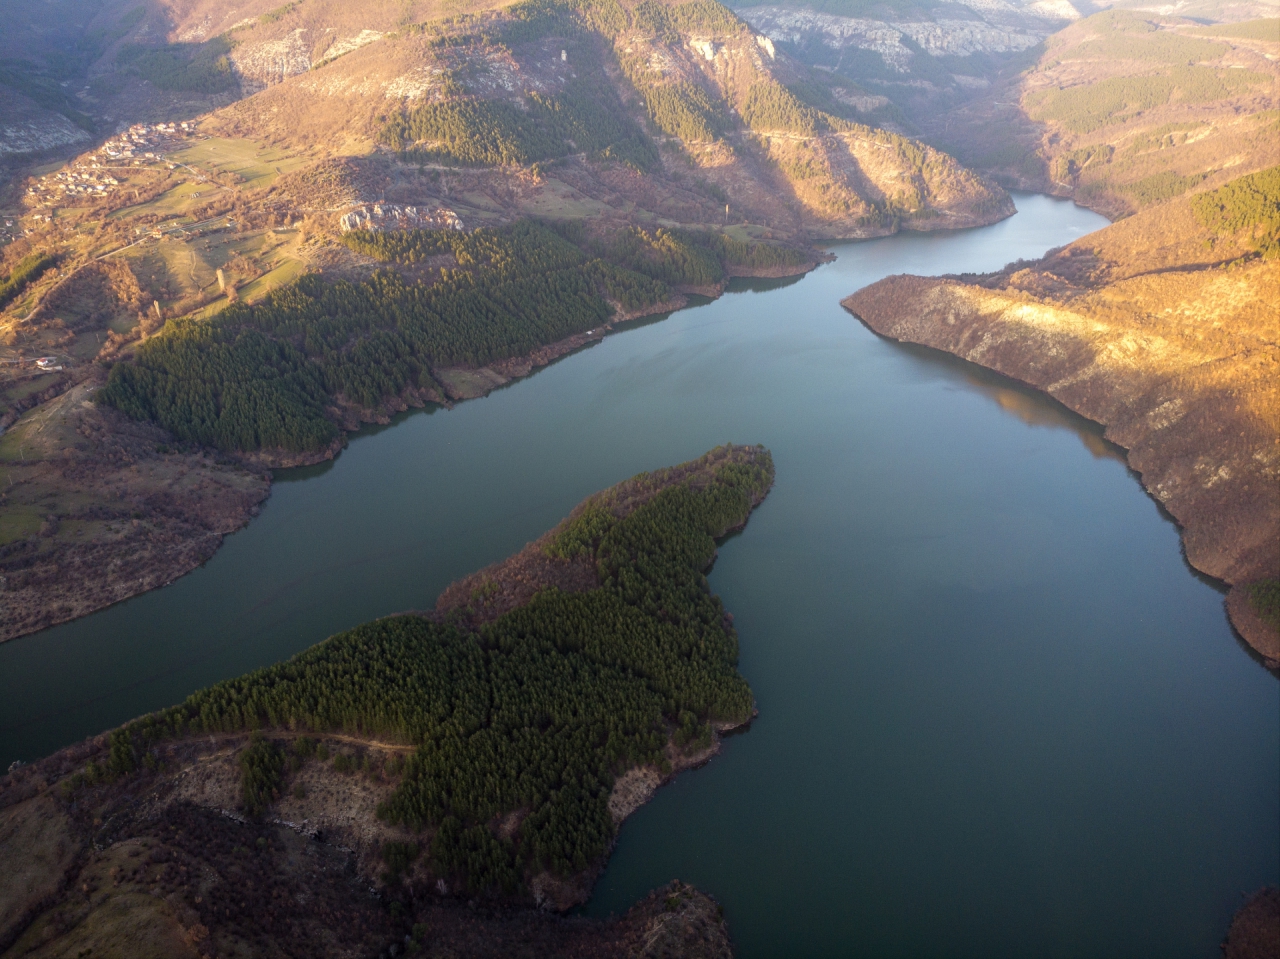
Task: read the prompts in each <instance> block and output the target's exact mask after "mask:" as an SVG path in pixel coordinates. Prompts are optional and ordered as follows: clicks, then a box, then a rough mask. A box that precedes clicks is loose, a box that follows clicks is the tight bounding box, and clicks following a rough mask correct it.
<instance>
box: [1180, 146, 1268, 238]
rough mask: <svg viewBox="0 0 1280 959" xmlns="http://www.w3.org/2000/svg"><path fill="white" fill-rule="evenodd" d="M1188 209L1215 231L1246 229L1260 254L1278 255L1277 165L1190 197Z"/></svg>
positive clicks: (1228, 231)
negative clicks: (1189, 207)
mask: <svg viewBox="0 0 1280 959" xmlns="http://www.w3.org/2000/svg"><path fill="white" fill-rule="evenodd" d="M1191 208H1192V210H1194V211H1195V214H1196V217H1197V218H1198V219H1199V220H1200V222H1201V223H1203V224H1204V225H1205V226H1206V227H1208V228H1209V229H1210V230H1212V231H1214V232H1215V233H1218V234H1228V233H1240V232H1245V231H1247V232H1248V233H1249V235H1250V237H1251V238H1252V239H1253V241H1254V244H1255V246H1256V247H1257V249H1258V250H1259V252H1261V253H1262V255H1263V256H1265V257H1275V256H1280V166H1273V167H1269V168H1268V169H1266V170H1259V171H1258V172H1257V173H1251V174H1249V175H1248V176H1242V177H1240V178H1239V179H1236V180H1232V181H1231V182H1230V183H1228V184H1226V185H1225V186H1221V187H1218V189H1216V190H1210V191H1209V192H1207V193H1202V194H1200V195H1199V196H1196V197H1192V199H1191Z"/></svg>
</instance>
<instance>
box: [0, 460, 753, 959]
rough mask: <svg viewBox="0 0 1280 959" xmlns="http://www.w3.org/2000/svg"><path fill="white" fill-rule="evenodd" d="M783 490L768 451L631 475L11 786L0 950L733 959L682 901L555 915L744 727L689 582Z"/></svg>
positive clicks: (0, 794)
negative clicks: (777, 487) (461, 572)
mask: <svg viewBox="0 0 1280 959" xmlns="http://www.w3.org/2000/svg"><path fill="white" fill-rule="evenodd" d="M772 481H773V466H772V461H771V459H770V457H769V454H768V452H767V451H765V450H764V449H763V448H760V447H728V446H726V447H720V448H718V449H715V450H712V451H711V452H710V453H708V454H707V455H705V456H704V457H702V458H701V459H698V460H695V461H692V462H689V463H685V464H681V465H680V466H676V467H672V468H670V469H666V470H660V471H657V472H654V473H648V474H641V475H640V476H637V477H635V478H633V479H631V480H628V481H626V482H624V483H621V484H619V485H618V486H615V487H613V488H611V489H609V490H606V491H604V492H602V493H599V494H596V495H595V496H593V497H590V498H588V499H587V500H586V501H585V502H584V503H582V504H581V505H580V506H579V507H578V508H577V509H575V510H574V511H573V513H571V514H570V516H569V518H567V519H566V520H565V521H564V522H562V523H561V524H560V525H559V526H557V527H556V528H555V529H554V530H552V531H551V532H549V533H548V534H546V535H545V536H543V537H542V538H541V539H539V540H538V541H536V542H534V543H531V544H529V546H527V547H526V548H525V549H524V550H523V551H522V552H521V553H519V554H517V555H516V556H515V557H512V558H511V559H510V560H508V561H506V562H504V563H500V564H498V565H496V566H494V567H492V568H490V569H488V570H485V571H482V572H481V573H479V574H477V575H476V576H473V577H471V578H470V579H468V580H465V581H463V582H462V583H459V584H455V586H453V587H451V588H450V589H449V590H446V592H445V593H444V594H443V595H442V596H441V599H440V601H439V603H438V604H437V606H436V608H435V610H433V611H431V612H429V613H414V614H404V615H400V616H394V617H389V618H387V619H382V620H378V621H376V622H373V623H369V624H366V625H364V626H361V627H357V628H356V629H354V630H351V631H350V632H347V633H343V634H340V635H338V636H335V637H332V638H330V639H328V640H326V641H325V642H323V643H320V644H319V645H317V646H315V647H313V648H312V649H310V650H307V651H305V652H303V653H301V654H300V655H299V656H296V657H294V658H293V659H292V660H289V661H288V662H286V663H283V664H280V665H277V666H272V667H269V668H267V669H264V670H260V671H258V672H256V673H251V674H249V675H247V676H244V677H240V678H238V679H233V680H228V681H227V682H224V683H221V684H219V685H217V686H214V687H212V688H210V689H207V690H203V691H201V692H198V693H195V694H194V695H192V696H191V697H190V698H189V699H188V700H187V701H186V702H184V703H182V704H180V705H178V706H175V707H173V708H171V709H168V710H164V711H161V712H160V713H156V714H153V715H151V716H147V717H143V718H142V719H139V720H136V721H134V722H132V723H130V724H128V725H126V726H124V727H122V728H121V729H119V730H116V731H114V732H112V733H110V734H109V735H106V736H101V737H98V738H96V739H92V740H89V741H87V742H85V743H82V744H79V745H76V746H72V747H69V748H68V749H65V750H62V751H61V752H59V753H57V754H55V755H54V756H52V757H49V758H48V759H45V760H41V761H39V762H36V763H34V764H32V765H31V766H29V767H21V768H19V769H17V770H16V771H11V772H10V774H9V775H8V776H7V777H5V778H4V779H2V780H0V836H3V838H4V843H3V845H2V846H0V850H2V851H0V864H2V865H3V867H4V868H5V870H6V872H7V874H8V875H9V876H10V877H12V878H13V879H14V881H11V882H8V883H6V884H5V885H4V889H3V892H0V950H3V949H11V950H12V952H7V953H6V955H9V954H13V955H31V954H35V955H62V954H67V953H72V954H75V953H76V952H77V951H78V953H79V954H81V955H85V954H87V950H92V954H94V955H108V954H116V953H117V952H119V951H120V950H122V949H124V950H126V951H128V952H129V954H130V955H143V954H146V955H151V954H155V955H184V956H196V955H206V956H207V955H226V954H232V953H234V954H237V955H249V956H256V955H262V956H269V955H270V956H275V955H291V956H292V955H297V956H310V955H318V954H325V955H338V954H342V955H376V954H379V953H380V952H381V953H382V954H384V955H385V954H387V952H388V946H389V944H390V950H391V954H395V952H396V951H399V949H401V948H404V949H406V950H407V951H409V952H414V951H417V952H422V953H423V954H426V955H439V956H445V955H449V956H459V955H463V956H469V955H500V954H513V953H511V952H510V951H509V950H511V949H515V948H519V949H521V950H522V951H521V952H520V954H521V955H531V956H552V955H555V956H563V955H583V956H587V955H590V956H614V955H617V956H623V955H625V956H636V955H648V956H672V957H676V956H690V957H692V956H716V957H720V956H728V955H729V954H730V951H729V947H728V938H727V934H726V931H725V929H724V925H723V922H722V921H721V919H720V918H719V916H718V911H717V909H716V907H715V905H714V903H712V902H711V901H709V900H708V899H707V898H706V897H705V896H702V895H701V894H700V893H697V892H696V891H694V890H691V889H689V888H688V887H685V886H682V885H681V884H680V883H678V882H677V883H673V884H672V885H671V886H668V887H667V888H665V889H663V890H660V891H659V892H658V893H656V894H655V895H653V896H651V897H650V899H648V900H646V901H644V902H642V903H641V904H639V905H637V906H636V907H634V908H633V909H632V910H631V911H629V912H628V913H627V914H626V915H625V916H623V917H622V918H621V919H620V920H613V921H609V922H605V923H588V922H584V921H582V920H575V921H567V922H566V921H563V920H557V919H555V918H554V917H552V916H550V915H549V914H548V912H554V911H563V910H565V909H568V908H569V907H571V906H573V905H575V904H577V903H579V902H582V901H584V900H585V899H586V898H587V896H588V895H589V893H590V889H591V886H592V885H593V883H594V881H595V877H596V876H597V875H598V874H599V871H600V870H601V869H602V867H603V864H604V862H605V860H606V859H607V857H608V854H609V851H610V849H611V848H612V844H613V837H614V835H615V834H616V830H617V827H618V825H619V824H620V823H621V821H622V820H623V819H625V818H626V816H628V815H629V814H630V813H631V812H633V811H634V810H635V809H636V808H638V807H639V806H640V805H641V804H642V803H643V802H645V801H646V800H647V798H648V797H649V796H650V795H651V794H652V793H653V791H654V790H655V789H656V788H657V787H658V786H659V785H660V784H661V783H662V782H663V781H664V780H666V779H667V778H669V777H671V776H672V775H674V774H675V773H676V772H678V771H679V770H681V769H684V768H688V767H689V766H692V765H696V764H699V763H701V762H705V761H706V760H707V759H708V758H710V757H711V756H712V755H713V754H714V753H715V752H716V751H717V749H718V736H719V733H720V732H721V731H723V730H726V729H729V728H733V727H736V726H741V725H742V724H744V723H746V722H748V721H749V720H750V718H751V716H752V712H753V702H752V696H751V691H750V689H749V688H748V687H747V685H746V682H745V681H744V680H743V679H742V677H741V676H740V675H739V674H738V673H737V670H736V669H735V668H734V667H735V663H736V660H737V637H736V634H735V632H734V630H733V628H732V626H731V620H732V617H730V616H728V615H727V614H726V613H725V611H724V608H723V606H721V605H720V602H719V600H718V599H717V598H716V597H714V596H712V595H711V594H710V593H709V592H708V590H707V585H706V580H705V578H704V577H703V575H702V571H703V570H704V569H705V568H706V567H707V566H708V565H709V564H710V562H711V560H712V558H713V557H714V555H715V548H716V544H715V540H714V538H713V537H719V536H723V535H724V534H725V533H726V532H727V531H729V530H730V529H734V528H737V527H740V526H742V525H743V524H744V523H745V522H746V520H747V517H748V516H749V514H750V512H751V510H752V509H753V508H754V506H755V505H756V504H758V503H759V502H760V501H761V500H762V499H763V498H764V496H765V495H766V493H767V491H768V489H769V487H770V485H771V484H772ZM468 901H469V905H464V903H468ZM534 907H541V910H536V909H535V908H534ZM127 943H133V944H134V945H132V946H127V945H126V944H127ZM517 944H519V945H517Z"/></svg>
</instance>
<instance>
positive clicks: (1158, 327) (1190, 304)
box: [844, 172, 1280, 661]
mask: <svg viewBox="0 0 1280 959" xmlns="http://www.w3.org/2000/svg"><path fill="white" fill-rule="evenodd" d="M1275 179H1276V175H1275V173H1274V172H1273V173H1272V175H1271V176H1270V180H1272V181H1274V180H1275ZM1272 193H1273V195H1271V196H1270V198H1269V199H1268V200H1267V204H1268V205H1269V206H1270V208H1271V212H1270V214H1269V216H1270V222H1269V223H1263V225H1259V220H1258V219H1257V218H1255V221H1254V222H1253V223H1250V224H1248V225H1246V226H1244V228H1240V226H1241V225H1240V224H1239V223H1237V224H1235V228H1234V229H1229V230H1226V231H1224V230H1223V229H1222V228H1221V220H1220V218H1219V219H1215V218H1214V217H1213V216H1211V215H1207V214H1206V210H1208V209H1209V208H1210V207H1211V206H1213V205H1214V204H1213V203H1211V202H1210V200H1211V199H1216V198H1215V197H1213V196H1210V198H1209V199H1202V198H1200V197H1191V198H1183V199H1178V200H1174V201H1171V202H1169V203H1166V204H1163V205H1160V206H1157V207H1155V208H1153V209H1151V210H1149V211H1146V212H1143V213H1140V214H1138V215H1136V216H1133V217H1131V218H1129V219H1126V220H1123V221H1121V222H1120V223H1117V224H1115V225H1113V226H1110V227H1107V228H1106V229H1104V230H1101V231H1099V232H1098V233H1094V234H1091V235H1089V236H1087V237H1085V238H1083V239H1081V240H1077V241H1076V242H1075V243H1073V244H1071V245H1070V246H1068V247H1065V248H1064V249H1062V250H1060V251H1056V252H1053V253H1051V254H1050V255H1048V256H1046V257H1045V258H1044V259H1042V260H1037V261H1034V262H1030V263H1026V262H1019V263H1016V264H1012V265H1011V266H1009V267H1006V269H1005V270H1004V271H1002V272H1000V273H997V274H991V275H989V276H984V277H960V278H943V279H923V278H918V277H897V278H890V279H888V280H883V281H881V282H880V283H877V284H874V285H872V286H870V287H868V288H867V289H865V290H862V291H860V292H858V293H856V294H854V295H853V296H851V297H849V298H848V299H847V300H845V301H844V304H845V306H846V307H847V308H848V309H849V310H851V311H852V312H853V313H855V314H856V315H857V316H859V317H860V318H861V319H863V320H864V321H865V322H866V323H867V324H868V325H870V326H871V327H872V328H873V329H875V330H877V331H878V332H881V333H884V334H885V335H888V336H892V337H895V338H897V339H903V340H909V341H911V342H918V343H923V344H925V345H929V346H935V347H938V348H940V349H944V350H947V351H949V352H953V353H956V354H957V355H959V356H962V357H965V358H967V359H971V360H973V361H974V362H977V363H981V364H983V365H985V366H989V367H991V368H993V369H996V370H999V371H1000V372H1003V373H1006V374H1008V375H1011V376H1014V377H1017V378H1018V379H1021V380H1024V381H1027V382H1029V383H1031V384H1033V385H1035V386H1038V387H1040V388H1042V389H1044V390H1046V391H1047V392H1048V393H1050V394H1051V395H1052V396H1054V397H1056V398H1057V399H1059V400H1061V401H1062V402H1063V403H1065V404H1066V405H1067V406H1069V407H1071V408H1072V409H1074V410H1077V411H1078V412H1081V413H1083V414H1084V415H1086V416H1088V417H1090V418H1092V419H1095V420H1097V421H1099V422H1102V423H1105V424H1106V426H1107V435H1108V437H1110V438H1112V439H1113V440H1115V442H1117V443H1119V444H1120V445H1122V446H1124V447H1126V448H1127V449H1128V450H1129V462H1130V464H1131V465H1132V466H1133V467H1134V469H1136V470H1138V471H1139V472H1140V473H1141V474H1142V482H1143V484H1144V486H1146V488H1147V489H1148V490H1149V491H1150V492H1151V494H1152V495H1153V496H1154V497H1156V499H1158V500H1159V501H1160V503H1161V504H1162V505H1163V506H1164V507H1165V508H1166V509H1168V511H1169V512H1170V513H1171V514H1172V515H1173V517H1174V518H1175V519H1176V520H1177V521H1178V523H1179V525H1180V526H1181V527H1182V532H1183V540H1184V543H1185V547H1186V555H1187V559H1188V561H1189V562H1190V563H1191V564H1192V565H1193V566H1195V567H1196V568H1198V569H1200V570H1203V571H1204V572H1206V573H1208V574H1210V575H1211V576H1214V577H1216V578H1218V579H1221V580H1224V581H1226V582H1227V583H1229V584H1231V585H1232V586H1233V587H1235V589H1234V590H1233V599H1232V602H1231V604H1230V609H1231V612H1232V618H1233V621H1234V622H1235V623H1236V625H1237V627H1238V628H1239V629H1240V630H1241V632H1242V633H1244V635H1245V636H1246V638H1247V639H1248V640H1249V641H1250V643H1252V644H1253V646H1254V647H1255V648H1256V649H1257V650H1258V651H1259V652H1260V653H1261V654H1262V655H1263V656H1264V657H1266V658H1267V659H1269V660H1272V661H1275V660H1280V637H1278V636H1277V635H1276V633H1275V631H1274V629H1268V628H1261V623H1262V621H1261V620H1260V619H1256V617H1242V616H1241V615H1238V607H1239V603H1240V600H1239V599H1238V597H1240V596H1243V595H1245V594H1246V593H1247V590H1246V589H1245V588H1244V587H1246V585H1247V584H1249V583H1251V582H1256V581H1259V580H1268V579H1275V578H1276V577H1277V575H1278V574H1280V549H1277V543H1280V536H1277V531H1278V530H1280V496H1278V495H1277V482H1276V480H1277V475H1278V471H1280V461H1278V460H1277V455H1276V450H1277V448H1278V447H1277V442H1278V439H1280V397H1278V396H1277V392H1276V386H1275V384H1276V369H1277V368H1278V364H1280V352H1278V351H1277V344H1276V340H1275V303H1276V302H1277V301H1280V262H1278V261H1277V260H1276V259H1275V258H1270V259H1263V258H1261V257H1260V256H1259V254H1258V253H1257V252H1256V251H1257V249H1258V248H1259V247H1260V246H1262V247H1266V245H1267V244H1268V242H1274V241H1273V240H1269V239H1268V237H1274V234H1275V229H1276V214H1275V206H1276V204H1278V203H1280V195H1275V191H1274V188H1273V190H1272Z"/></svg>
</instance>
